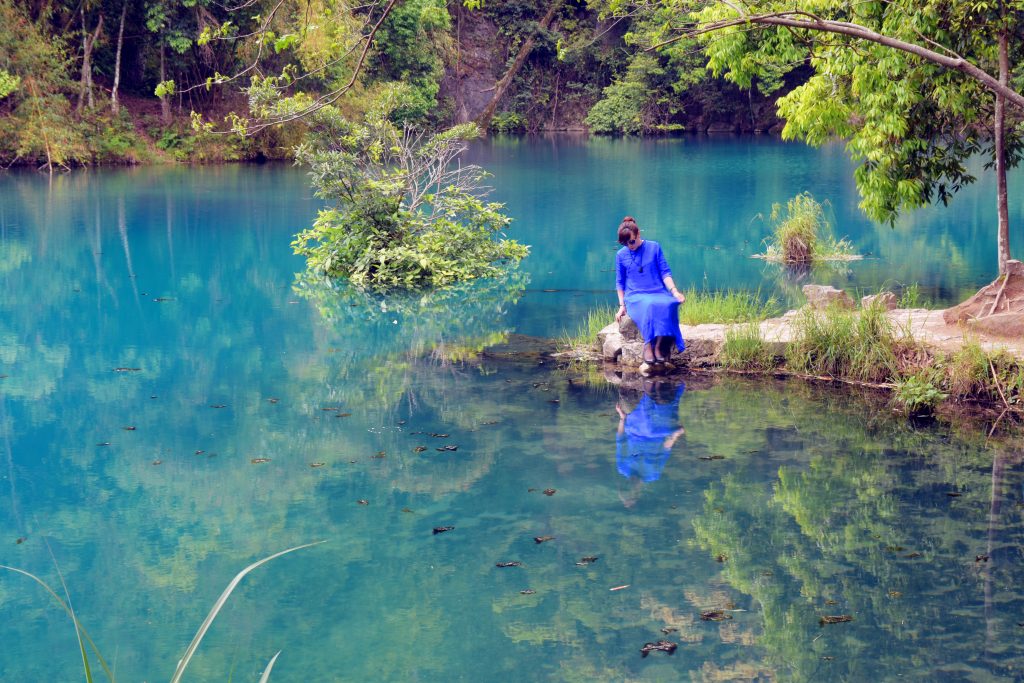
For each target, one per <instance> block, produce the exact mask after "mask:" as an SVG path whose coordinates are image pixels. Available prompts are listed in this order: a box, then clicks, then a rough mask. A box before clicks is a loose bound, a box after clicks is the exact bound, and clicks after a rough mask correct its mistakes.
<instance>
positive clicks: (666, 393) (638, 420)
mask: <svg viewBox="0 0 1024 683" xmlns="http://www.w3.org/2000/svg"><path fill="white" fill-rule="evenodd" d="M685 389H686V386H685V385H684V384H683V383H681V382H680V383H679V385H678V386H675V387H674V386H672V385H671V384H669V383H667V382H654V381H651V380H648V381H647V382H646V383H645V384H644V394H643V396H642V397H641V398H640V403H639V404H637V406H636V408H635V409H633V410H632V411H631V412H629V413H627V412H625V410H624V409H623V407H622V403H621V402H619V403H617V404H615V410H616V412H618V414H619V429H618V434H617V435H616V437H615V461H616V466H617V467H618V470H619V473H620V474H621V475H622V476H624V477H626V478H627V479H632V478H634V477H636V478H638V479H639V481H642V482H650V481H655V480H657V479H658V477H660V476H661V471H662V469H664V467H665V463H666V462H668V458H669V456H670V455H671V454H672V447H673V446H674V445H675V443H676V441H677V440H678V439H679V437H680V436H682V435H683V434H685V433H686V430H685V429H683V427H682V425H680V424H679V399H680V398H681V397H682V395H683V391H684V390H685ZM624 502H625V501H624ZM628 504H629V503H627V505H628Z"/></svg>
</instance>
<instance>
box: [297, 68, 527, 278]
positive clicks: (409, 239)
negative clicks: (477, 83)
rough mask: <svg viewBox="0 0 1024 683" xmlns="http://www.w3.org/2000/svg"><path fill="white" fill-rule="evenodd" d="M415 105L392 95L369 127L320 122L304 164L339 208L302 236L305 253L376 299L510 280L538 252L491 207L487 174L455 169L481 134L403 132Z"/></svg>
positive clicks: (335, 117)
mask: <svg viewBox="0 0 1024 683" xmlns="http://www.w3.org/2000/svg"><path fill="white" fill-rule="evenodd" d="M405 99H406V98H405V96H404V93H403V89H402V88H391V89H389V91H388V92H386V93H385V94H384V95H383V96H382V97H381V98H380V103H379V105H378V106H376V107H375V108H373V109H371V110H370V111H369V112H368V113H367V114H366V115H365V117H364V118H363V120H362V121H360V122H355V121H351V120H349V119H347V118H346V117H344V116H342V115H341V114H340V113H339V112H338V111H337V110H336V109H334V108H332V107H327V108H324V109H322V110H320V111H319V112H318V113H317V114H316V115H315V116H314V117H313V118H312V119H311V121H310V124H311V126H310V132H309V135H308V138H307V140H306V142H304V143H303V144H302V145H300V146H299V148H298V150H297V153H296V156H297V159H298V162H299V163H302V164H307V165H308V166H309V167H310V169H311V173H310V175H311V177H312V182H313V186H314V188H316V195H317V196H318V197H321V198H323V199H328V200H332V201H334V202H335V205H334V206H333V207H331V208H327V209H324V210H322V211H320V213H319V215H318V216H317V219H316V221H315V223H314V224H313V227H312V228H310V229H308V230H304V231H302V232H300V233H299V234H298V235H297V236H296V238H295V241H294V242H293V243H292V247H293V248H294V250H295V253H297V254H301V255H302V256H305V257H306V260H307V264H308V266H309V268H310V270H312V271H314V272H317V273H322V274H324V275H327V276H332V277H344V278H347V279H348V281H349V282H351V283H352V284H353V285H356V286H357V287H365V288H370V289H375V290H388V289H396V288H397V289H403V288H404V289H412V288H420V287H429V286H435V287H437V286H447V285H451V284H453V283H455V282H460V281H464V280H473V279H476V278H480V277H492V276H497V275H499V274H501V273H502V272H503V271H504V269H505V268H506V267H507V266H508V265H510V264H516V263H518V262H519V261H520V260H522V259H523V258H524V257H525V256H526V255H527V253H528V251H529V249H528V247H526V246H524V245H522V244H520V243H518V242H516V241H515V240H510V239H506V238H505V234H504V230H505V228H506V226H508V224H509V223H510V222H511V219H510V218H508V217H507V216H506V215H505V214H504V213H503V211H502V210H503V208H504V206H503V205H502V204H498V203H494V202H487V201H485V199H484V198H485V196H486V193H487V189H488V188H486V187H485V186H484V185H483V182H484V180H485V179H486V177H487V174H486V173H485V172H484V171H483V170H482V169H481V168H479V167H477V166H472V165H468V166H463V165H459V164H457V163H455V162H456V157H457V156H458V155H459V154H460V153H461V152H462V151H463V150H464V149H465V145H466V142H467V141H469V140H471V139H473V138H475V137H476V136H478V135H479V129H478V128H477V126H476V125H475V124H472V123H469V124H463V125H459V126H455V127H453V128H449V129H448V130H445V131H442V132H440V133H436V134H430V133H426V132H424V131H423V130H421V129H419V128H417V127H415V126H412V125H410V124H398V123H395V122H394V120H393V117H392V115H393V114H394V113H395V112H396V111H398V110H399V109H400V108H401V107H402V103H403V101H404V100H405Z"/></svg>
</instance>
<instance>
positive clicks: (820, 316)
mask: <svg viewBox="0 0 1024 683" xmlns="http://www.w3.org/2000/svg"><path fill="white" fill-rule="evenodd" d="M998 282H999V281H997V283H994V284H998ZM983 291H984V290H983ZM804 292H805V294H806V295H807V297H808V303H807V305H805V306H803V307H802V308H800V309H798V310H792V311H788V312H786V313H785V314H783V315H781V316H778V317H769V315H770V314H765V315H757V314H750V315H748V316H747V317H746V318H744V319H740V320H736V319H735V318H734V319H732V320H730V321H729V322H707V320H715V318H714V317H711V316H713V315H714V313H715V311H714V310H713V309H714V307H713V306H712V307H710V309H709V310H707V311H706V312H705V313H706V315H707V316H709V317H706V318H705V319H704V320H701V321H699V322H694V323H691V324H687V317H686V316H682V318H683V322H682V324H681V325H680V328H681V329H682V333H683V337H684V339H685V340H686V345H687V348H686V351H684V352H683V353H681V354H678V355H677V356H676V357H675V358H674V359H673V361H672V363H671V364H669V365H667V366H661V367H658V366H655V367H651V366H648V365H646V364H645V363H643V357H642V349H643V343H642V341H641V340H640V339H639V336H638V333H637V329H636V325H635V324H633V323H632V321H630V320H629V319H628V318H625V319H623V321H622V323H621V324H617V323H614V322H611V323H610V324H607V325H603V326H599V325H597V324H596V321H595V320H592V321H590V327H591V329H593V328H595V327H599V328H600V329H599V330H598V331H597V332H596V333H595V334H594V335H593V336H591V337H590V338H589V341H588V343H586V344H573V345H571V346H570V347H569V350H568V351H565V352H563V355H566V356H570V357H573V358H576V359H579V360H583V361H589V362H595V363H596V362H600V363H605V364H606V366H608V367H609V368H610V369H611V370H612V372H614V373H616V374H623V375H629V374H639V375H649V374H654V373H665V372H674V371H676V370H678V369H683V368H689V369H718V370H727V371H736V372H743V373H763V374H772V375H779V374H784V375H796V376H801V377H807V378H813V379H824V380H830V381H842V382H847V383H852V384H859V385H862V386H870V387H874V388H879V389H887V390H890V391H892V397H893V402H894V404H895V405H896V406H897V407H898V408H900V409H902V410H904V411H906V412H907V413H911V414H923V413H928V412H930V411H932V410H934V409H935V407H936V406H938V405H939V404H940V403H943V402H963V401H972V402H981V403H985V404H991V405H992V407H994V408H997V409H1000V410H1005V411H1006V412H1012V413H1016V414H1018V415H1022V416H1024V337H1021V336H1019V335H1016V336H1013V335H1011V336H1005V337H1003V336H995V335H993V334H992V333H991V332H990V331H979V330H977V329H974V328H973V327H972V326H969V325H967V324H964V323H956V324H950V323H948V322H947V321H946V319H945V317H944V313H945V311H943V310H931V309H926V308H901V307H899V302H898V300H897V299H896V297H895V295H894V294H892V293H888V292H885V293H881V294H878V295H873V296H869V297H864V298H863V299H862V301H861V306H860V307H859V308H857V307H856V306H855V304H854V302H853V300H852V299H851V298H850V297H849V295H847V294H846V293H845V292H842V291H841V290H836V289H833V288H831V287H823V286H819V285H808V286H806V287H805V288H804ZM729 296H730V297H731V298H732V299H734V300H739V299H740V298H742V295H741V294H737V293H730V295H729ZM748 298H749V299H751V300H755V299H756V298H755V297H753V296H749V295H748ZM690 300H691V299H690V297H689V296H688V298H687V303H686V304H684V305H683V307H682V310H685V309H686V307H687V306H689V305H690ZM730 308H731V309H735V303H734V305H733V306H731V307H730ZM748 310H750V311H754V310H758V311H761V312H764V311H767V310H768V308H766V307H764V306H761V307H759V308H756V309H755V307H753V306H751V307H749V308H748ZM592 317H599V316H592ZM599 319H600V320H601V321H602V322H603V323H607V322H608V321H609V320H611V317H610V316H603V317H599ZM691 319H692V316H691ZM717 320H719V321H721V320H729V318H726V317H723V318H718V319H717ZM566 341H569V340H566Z"/></svg>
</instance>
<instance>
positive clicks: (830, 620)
mask: <svg viewBox="0 0 1024 683" xmlns="http://www.w3.org/2000/svg"><path fill="white" fill-rule="evenodd" d="M848 621H853V617H851V616H850V615H849V614H836V615H826V616H824V617H821V618H820V619H818V623H819V624H821V625H822V626H824V625H825V624H844V623H846V622H848Z"/></svg>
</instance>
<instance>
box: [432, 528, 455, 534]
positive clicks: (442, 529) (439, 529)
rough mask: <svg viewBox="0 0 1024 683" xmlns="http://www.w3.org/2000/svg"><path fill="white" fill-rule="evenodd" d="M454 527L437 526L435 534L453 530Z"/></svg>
mask: <svg viewBox="0 0 1024 683" xmlns="http://www.w3.org/2000/svg"><path fill="white" fill-rule="evenodd" d="M454 528H455V527H453V526H435V527H434V535H435V536H436V535H437V534H443V533H444V532H446V531H451V530H452V529H454Z"/></svg>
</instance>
